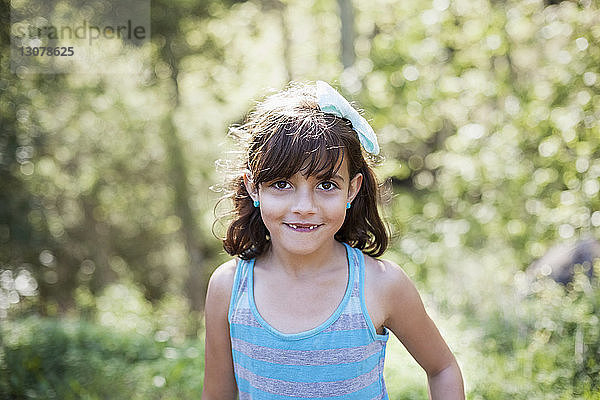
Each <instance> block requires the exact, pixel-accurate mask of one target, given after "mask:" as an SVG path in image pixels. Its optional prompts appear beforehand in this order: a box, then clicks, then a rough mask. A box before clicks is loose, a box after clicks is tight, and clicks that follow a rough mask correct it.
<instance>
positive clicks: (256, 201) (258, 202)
mask: <svg viewBox="0 0 600 400" xmlns="http://www.w3.org/2000/svg"><path fill="white" fill-rule="evenodd" d="M252 204H253V205H254V207H256V208H258V206H260V201H258V200H254V203H252Z"/></svg>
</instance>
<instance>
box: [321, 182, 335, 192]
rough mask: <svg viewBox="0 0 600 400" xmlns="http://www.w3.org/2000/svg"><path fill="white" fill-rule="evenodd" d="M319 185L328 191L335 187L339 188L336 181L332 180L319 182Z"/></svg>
mask: <svg viewBox="0 0 600 400" xmlns="http://www.w3.org/2000/svg"><path fill="white" fill-rule="evenodd" d="M319 186H320V188H321V189H323V190H326V191H329V190H333V189H335V188H337V185H336V184H335V183H333V182H331V181H325V182H321V183H320V184H319Z"/></svg>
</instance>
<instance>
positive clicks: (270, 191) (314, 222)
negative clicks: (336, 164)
mask: <svg viewBox="0 0 600 400" xmlns="http://www.w3.org/2000/svg"><path fill="white" fill-rule="evenodd" d="M244 181H245V183H246V188H247V189H248V193H249V194H250V196H251V197H252V199H253V200H259V201H260V212H261V217H262V220H263V222H264V224H265V226H266V227H267V229H268V230H269V234H270V236H271V242H272V245H273V246H278V247H279V248H280V249H282V250H286V251H287V252H289V253H293V254H297V255H307V254H311V253H313V252H315V251H317V250H318V249H319V248H323V246H331V245H332V243H333V241H334V240H335V239H334V235H335V234H336V232H337V231H338V230H339V229H340V228H341V227H342V225H343V223H344V219H345V217H346V203H347V202H352V200H354V198H355V197H356V195H357V194H358V191H359V189H360V186H361V184H362V174H360V173H359V174H357V175H355V176H354V177H352V178H351V177H350V176H349V173H348V166H347V164H346V160H345V159H344V160H343V161H342V164H341V166H340V168H339V169H338V171H337V172H336V173H335V175H334V176H333V177H332V178H331V179H328V180H325V179H321V178H318V177H316V176H308V177H307V176H304V175H303V174H302V173H300V172H298V173H296V174H295V175H293V176H292V177H290V178H288V179H280V180H275V181H272V182H266V183H261V184H260V185H259V187H258V188H256V187H255V186H254V185H253V183H252V181H251V180H250V179H249V177H248V176H244Z"/></svg>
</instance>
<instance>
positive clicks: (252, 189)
mask: <svg viewBox="0 0 600 400" xmlns="http://www.w3.org/2000/svg"><path fill="white" fill-rule="evenodd" d="M243 177H244V186H246V191H247V192H248V194H249V195H250V198H252V200H253V201H255V200H258V186H256V185H255V184H254V180H253V178H252V173H251V172H250V171H248V170H246V171H245V172H244V176H243Z"/></svg>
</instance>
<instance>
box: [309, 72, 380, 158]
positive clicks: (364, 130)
mask: <svg viewBox="0 0 600 400" xmlns="http://www.w3.org/2000/svg"><path fill="white" fill-rule="evenodd" d="M317 103H318V104H319V107H320V108H321V111H323V112H324V113H327V114H333V115H335V116H338V117H340V118H345V119H347V120H348V121H350V122H351V123H352V128H353V129H354V130H355V131H356V133H357V134H358V139H359V140H360V144H361V145H362V147H363V149H365V151H366V152H367V153H370V154H373V155H377V154H379V144H378V143H377V136H375V132H374V131H373V128H371V125H369V123H368V122H367V120H366V119H364V117H363V116H362V115H360V114H359V113H358V111H356V109H354V107H352V106H351V105H350V103H348V101H347V100H346V99H345V98H344V97H343V96H342V95H341V94H339V93H338V92H337V91H336V90H335V89H334V88H332V87H331V86H330V85H329V84H328V83H326V82H323V81H317Z"/></svg>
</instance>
